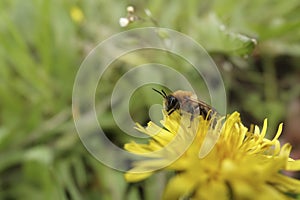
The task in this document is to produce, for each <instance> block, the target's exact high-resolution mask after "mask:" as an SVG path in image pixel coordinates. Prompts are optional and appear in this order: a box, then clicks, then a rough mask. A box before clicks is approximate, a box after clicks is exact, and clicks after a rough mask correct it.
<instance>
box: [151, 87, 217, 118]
mask: <svg viewBox="0 0 300 200" xmlns="http://www.w3.org/2000/svg"><path fill="white" fill-rule="evenodd" d="M152 89H153V90H154V91H155V92H157V93H159V94H160V95H161V96H162V97H163V98H164V109H165V110H166V111H167V113H168V115H171V114H172V113H173V112H174V111H175V110H179V111H180V110H183V111H185V112H188V113H190V114H192V116H191V120H192V119H193V117H195V116H197V115H202V116H203V118H204V119H207V120H209V119H211V117H212V115H214V114H217V112H216V110H215V109H214V108H212V107H211V106H210V105H208V104H206V103H204V102H203V101H200V100H198V98H197V96H196V95H195V94H194V93H192V92H189V91H183V90H177V91H175V92H173V93H171V94H169V95H167V94H166V93H165V91H164V90H161V91H158V90H156V89H154V88H152Z"/></svg>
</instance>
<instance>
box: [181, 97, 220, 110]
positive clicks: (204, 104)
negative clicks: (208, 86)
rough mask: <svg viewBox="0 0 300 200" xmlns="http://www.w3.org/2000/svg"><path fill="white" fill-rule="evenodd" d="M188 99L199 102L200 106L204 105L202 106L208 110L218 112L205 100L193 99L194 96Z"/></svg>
mask: <svg viewBox="0 0 300 200" xmlns="http://www.w3.org/2000/svg"><path fill="white" fill-rule="evenodd" d="M187 100H189V101H192V102H194V103H197V104H199V106H200V107H202V108H206V109H208V110H212V111H213V112H216V110H215V109H214V108H213V107H211V106H210V105H208V104H207V103H205V102H204V101H201V100H199V99H193V98H188V99H187Z"/></svg>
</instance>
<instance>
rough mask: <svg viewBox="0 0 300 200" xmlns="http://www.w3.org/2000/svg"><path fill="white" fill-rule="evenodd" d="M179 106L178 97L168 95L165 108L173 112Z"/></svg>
mask: <svg viewBox="0 0 300 200" xmlns="http://www.w3.org/2000/svg"><path fill="white" fill-rule="evenodd" d="M179 108H180V104H179V101H178V99H177V98H176V97H174V96H173V95H168V96H167V97H166V98H165V109H166V111H167V112H173V111H174V110H176V109H179ZM169 114H170V113H169Z"/></svg>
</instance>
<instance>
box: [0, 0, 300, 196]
mask: <svg viewBox="0 0 300 200" xmlns="http://www.w3.org/2000/svg"><path fill="white" fill-rule="evenodd" d="M128 5H133V6H135V9H136V12H135V13H134V14H135V15H137V16H139V17H141V18H143V20H139V21H136V22H133V23H131V24H129V25H128V26H127V27H125V28H122V27H120V25H119V19H120V18H121V17H126V15H127V11H126V7H127V6H128ZM145 9H149V10H150V11H151V13H152V17H153V19H154V20H155V23H153V19H152V20H151V19H150V17H149V16H147V15H146V13H145V11H144V10H145ZM146 26H161V27H167V28H171V29H174V30H177V31H180V32H182V33H185V34H187V35H189V36H190V37H192V38H194V39H195V40H196V41H197V42H199V43H200V44H201V45H203V46H204V48H205V49H206V50H207V51H208V52H209V53H210V54H211V56H212V58H213V59H214V61H215V62H216V63H217V65H218V68H219V70H220V72H221V74H222V77H223V79H224V83H225V86H226V93H227V101H228V112H232V111H235V110H237V111H239V112H240V113H241V117H242V120H243V121H244V123H245V124H246V125H247V126H249V125H250V124H251V123H254V124H258V125H260V126H261V125H262V121H263V119H264V118H266V117H267V118H268V119H269V131H268V134H269V137H271V136H272V135H273V134H274V133H275V131H276V129H277V125H278V123H280V122H282V121H286V116H287V114H288V113H287V110H288V109H287V108H288V106H289V102H291V101H295V99H296V100H297V98H298V97H299V95H300V84H299V83H300V1H299V0H289V1H280V0H264V1H261V0H253V1H237V0H215V1H198V0H190V1H185V2H184V3H183V1H179V0H174V1H159V0H152V1H129V0H128V1H120V0H119V1H117V0H112V1H104V0H84V1H83V0H81V1H80V0H63V1H61V0H52V1H50V0H44V1H43V0H28V1H22V0H2V1H0V42H1V45H0V199H76V200H77V199H125V198H126V197H127V198H128V199H140V193H141V191H143V192H142V193H143V195H144V199H157V198H158V197H159V195H160V194H161V191H162V189H163V186H164V181H165V179H164V177H163V176H160V175H158V176H154V177H152V178H150V179H149V180H147V181H146V182H143V183H141V184H138V185H137V186H136V187H131V186H130V187H129V186H128V185H127V183H125V181H124V179H123V174H122V173H121V172H118V171H115V170H113V169H110V168H108V167H105V166H104V165H102V164H101V163H100V162H98V161H97V160H96V159H95V158H93V157H92V156H91V155H90V154H89V153H88V151H87V150H86V149H85V148H84V146H83V145H82V143H81V142H80V140H79V138H78V135H77V132H76V130H75V126H74V123H73V119H72V111H71V106H72V88H73V82H74V80H75V76H76V73H77V70H78V69H79V66H80V64H81V62H82V61H83V60H84V58H85V57H86V56H87V55H88V53H89V52H90V51H91V50H92V49H93V48H94V47H95V46H96V45H97V44H98V43H99V42H101V41H103V40H105V39H107V38H108V37H110V36H111V35H113V34H116V33H119V32H121V31H124V30H129V29H132V28H141V27H146ZM253 39H255V40H256V41H257V45H255V44H254V43H253ZM151 55H152V53H151V52H146V53H144V57H146V58H153V57H151ZM149 60H151V59H149ZM149 60H146V61H149ZM146 61H145V60H143V61H141V60H140V59H139V55H138V54H137V55H135V56H133V57H130V56H127V57H126V56H124V57H123V58H122V59H121V61H119V62H117V63H114V65H115V67H114V68H113V70H110V71H108V72H107V76H106V77H107V80H104V83H105V87H104V89H103V87H102V90H101V91H97V96H98V97H99V98H96V104H97V107H99V108H100V109H99V110H100V111H101V112H99V119H101V120H100V123H101V125H102V127H103V128H104V130H105V131H106V132H107V133H108V134H109V135H108V137H109V138H111V140H112V141H114V142H115V143H116V144H118V145H119V146H120V147H122V145H123V144H124V143H125V142H128V141H129V140H130V138H128V137H126V136H125V134H124V133H123V132H122V131H120V130H119V129H118V127H117V126H116V124H115V122H114V120H113V118H112V116H111V110H110V107H109V97H110V96H109V95H110V93H111V92H112V89H113V86H114V84H115V83H116V81H117V79H118V77H121V76H122V74H124V73H125V72H126V71H128V70H129V69H130V68H132V66H135V65H136V64H140V63H143V62H146ZM155 61H157V62H162V63H165V64H168V65H170V66H174V64H176V62H174V61H172V59H170V58H168V59H166V57H165V56H164V55H163V54H155ZM177 64H178V66H177V67H178V70H181V72H182V73H183V74H185V75H187V76H190V77H193V71H190V70H189V69H190V68H187V67H184V65H183V66H181V65H180V63H177ZM192 80H193V79H192ZM150 88H151V86H145V87H144V88H141V89H140V90H139V91H137V92H136V93H135V94H134V95H133V97H132V100H131V105H130V111H131V114H132V116H133V118H134V119H135V120H136V121H138V122H140V123H142V124H143V123H146V122H147V120H149V117H148V112H147V109H148V108H149V106H150V105H151V104H153V103H154V102H155V103H160V102H161V98H160V97H159V96H157V97H156V96H155V97H154V95H153V91H152V90H151V89H150ZM145 99H146V100H145ZM292 110H293V109H292ZM299 112H300V111H299ZM299 112H298V113H296V114H298V116H299ZM120 114H122V113H120ZM298 119H299V118H298ZM298 128H299V126H298ZM298 130H300V129H298ZM298 133H299V131H298ZM296 145H297V144H296Z"/></svg>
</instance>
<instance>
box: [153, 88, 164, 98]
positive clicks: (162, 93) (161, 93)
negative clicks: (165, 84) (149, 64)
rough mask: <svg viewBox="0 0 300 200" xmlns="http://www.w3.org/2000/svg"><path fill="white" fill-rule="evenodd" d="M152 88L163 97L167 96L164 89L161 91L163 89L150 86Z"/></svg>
mask: <svg viewBox="0 0 300 200" xmlns="http://www.w3.org/2000/svg"><path fill="white" fill-rule="evenodd" d="M152 90H154V91H155V92H157V93H158V94H160V95H161V96H163V97H164V98H165V97H167V94H166V93H165V91H163V90H161V91H158V90H157V89H155V88H152Z"/></svg>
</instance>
